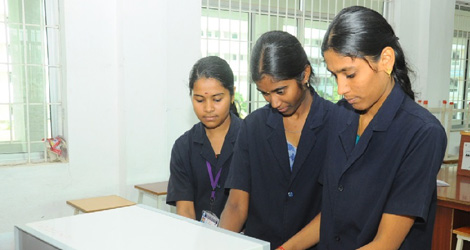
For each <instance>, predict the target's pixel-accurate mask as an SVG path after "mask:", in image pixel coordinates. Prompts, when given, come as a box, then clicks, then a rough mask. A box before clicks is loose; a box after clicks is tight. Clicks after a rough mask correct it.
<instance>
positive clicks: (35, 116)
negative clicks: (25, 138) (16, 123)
mask: <svg viewBox="0 0 470 250" xmlns="http://www.w3.org/2000/svg"><path fill="white" fill-rule="evenodd" d="M45 117H46V108H45V106H44V105H30V106H29V131H30V138H29V139H30V141H31V142H40V141H41V140H42V139H44V138H47V137H50V136H49V135H50V133H48V131H47V127H46V124H45Z"/></svg>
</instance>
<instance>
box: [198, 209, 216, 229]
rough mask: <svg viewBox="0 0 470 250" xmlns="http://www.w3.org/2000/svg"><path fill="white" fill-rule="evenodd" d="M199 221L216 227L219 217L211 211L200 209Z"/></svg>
mask: <svg viewBox="0 0 470 250" xmlns="http://www.w3.org/2000/svg"><path fill="white" fill-rule="evenodd" d="M201 222H202V223H204V224H208V225H212V226H216V227H217V226H218V225H219V218H218V217H217V215H215V214H214V213H213V212H211V211H207V210H202V216H201Z"/></svg>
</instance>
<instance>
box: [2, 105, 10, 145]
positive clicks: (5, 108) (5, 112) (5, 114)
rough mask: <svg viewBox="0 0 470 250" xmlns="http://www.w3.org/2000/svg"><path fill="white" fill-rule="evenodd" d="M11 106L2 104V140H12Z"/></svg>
mask: <svg viewBox="0 0 470 250" xmlns="http://www.w3.org/2000/svg"><path fill="white" fill-rule="evenodd" d="M10 128H11V124H10V106H9V105H8V104H0V142H5V141H10V140H11V139H12V138H11V135H10Z"/></svg>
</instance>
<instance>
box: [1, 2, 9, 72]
mask: <svg viewBox="0 0 470 250" xmlns="http://www.w3.org/2000/svg"><path fill="white" fill-rule="evenodd" d="M0 6H1V3H0ZM0 14H1V13H0ZM6 27H7V26H6V25H5V24H3V23H0V63H7V62H8V54H7V50H8V43H7V41H8V38H7V36H6V30H7V28H6Z"/></svg>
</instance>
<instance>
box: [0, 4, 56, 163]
mask: <svg viewBox="0 0 470 250" xmlns="http://www.w3.org/2000/svg"><path fill="white" fill-rule="evenodd" d="M58 1H59V0H0V164H2V165H4V164H24V163H36V162H45V161H46V147H45V143H44V142H43V139H44V138H50V137H54V136H57V135H63V121H62V116H63V114H62V112H63V111H62V99H61V94H60V93H61V84H62V80H61V78H62V75H61V70H62V69H61V63H60V51H59V44H60V41H59V32H60V30H59V27H60V25H59V24H60V23H59V2H58Z"/></svg>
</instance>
